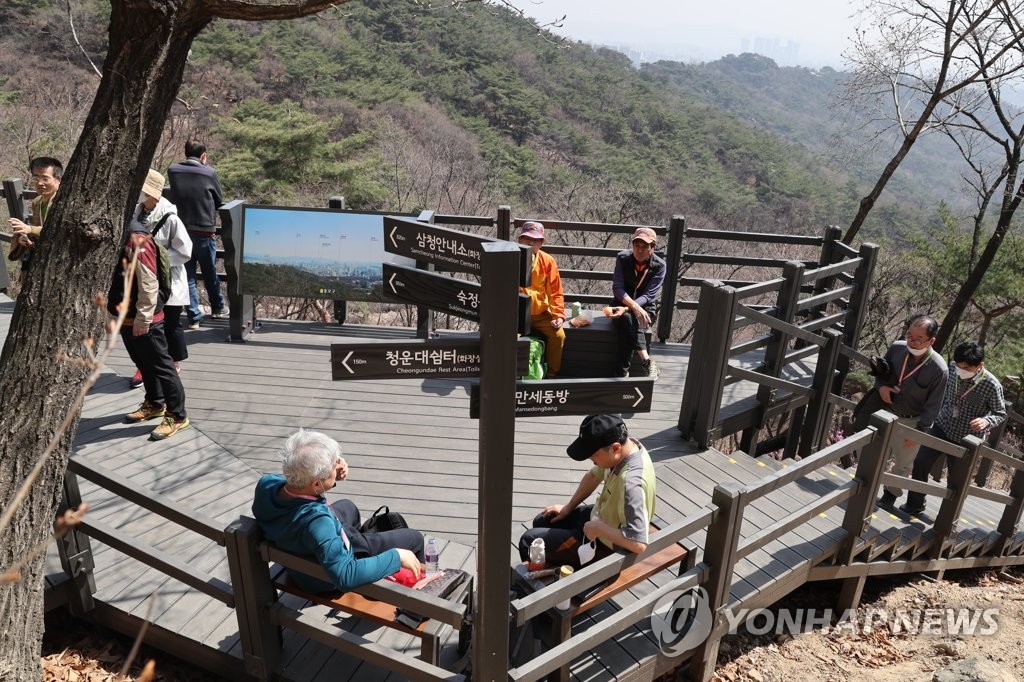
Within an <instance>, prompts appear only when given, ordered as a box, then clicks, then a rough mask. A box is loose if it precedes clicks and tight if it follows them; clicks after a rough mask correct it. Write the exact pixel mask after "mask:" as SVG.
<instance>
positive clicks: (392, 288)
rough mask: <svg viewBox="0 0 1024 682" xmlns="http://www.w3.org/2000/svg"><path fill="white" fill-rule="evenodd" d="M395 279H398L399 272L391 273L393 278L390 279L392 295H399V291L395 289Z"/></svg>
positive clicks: (389, 284)
mask: <svg viewBox="0 0 1024 682" xmlns="http://www.w3.org/2000/svg"><path fill="white" fill-rule="evenodd" d="M395 277H398V273H397V272H393V273H391V277H390V279H388V286H389V287H391V293H393V294H397V293H398V289H396V288H395Z"/></svg>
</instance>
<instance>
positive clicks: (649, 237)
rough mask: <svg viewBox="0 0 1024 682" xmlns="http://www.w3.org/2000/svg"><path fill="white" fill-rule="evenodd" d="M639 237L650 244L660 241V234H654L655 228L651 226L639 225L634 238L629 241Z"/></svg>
mask: <svg viewBox="0 0 1024 682" xmlns="http://www.w3.org/2000/svg"><path fill="white" fill-rule="evenodd" d="M637 239H642V240H644V241H645V242H647V243H648V244H654V243H655V242H657V241H658V236H657V235H656V234H654V230H652V229H651V228H649V227H638V228H636V232H634V233H633V238H632V239H630V240H629V241H630V242H633V241H636V240H637Z"/></svg>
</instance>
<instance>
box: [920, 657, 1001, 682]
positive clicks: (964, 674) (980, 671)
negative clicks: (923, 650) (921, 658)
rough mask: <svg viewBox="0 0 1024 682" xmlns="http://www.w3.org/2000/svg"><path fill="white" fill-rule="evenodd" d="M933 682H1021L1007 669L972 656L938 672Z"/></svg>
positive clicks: (933, 677) (933, 676)
mask: <svg viewBox="0 0 1024 682" xmlns="http://www.w3.org/2000/svg"><path fill="white" fill-rule="evenodd" d="M932 682H1019V681H1018V680H1017V678H1016V677H1015V676H1014V675H1013V674H1012V673H1011V672H1010V671H1009V670H1006V669H1005V668H1001V667H999V666H998V665H996V664H995V663H993V662H992V661H990V660H988V659H986V658H980V657H978V656H971V657H970V658H965V659H964V660H962V661H957V662H956V663H954V664H952V665H950V666H947V667H945V668H943V669H942V670H937V671H936V672H935V674H934V675H932Z"/></svg>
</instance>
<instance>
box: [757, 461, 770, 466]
mask: <svg viewBox="0 0 1024 682" xmlns="http://www.w3.org/2000/svg"><path fill="white" fill-rule="evenodd" d="M757 466H759V467H766V466H768V465H767V464H765V463H764V462H758V463H757Z"/></svg>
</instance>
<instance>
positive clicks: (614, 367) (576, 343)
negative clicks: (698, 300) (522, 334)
mask: <svg viewBox="0 0 1024 682" xmlns="http://www.w3.org/2000/svg"><path fill="white" fill-rule="evenodd" d="M595 314H596V317H594V320H593V322H591V323H590V324H589V325H587V326H586V327H573V326H572V325H570V324H569V323H568V321H566V323H565V325H564V326H563V329H565V348H563V349H562V369H561V371H560V372H559V373H558V376H559V377H562V378H566V379H597V378H604V377H617V376H619V343H618V333H617V332H616V331H615V327H614V326H613V325H614V323H613V321H612V319H611V318H609V317H605V316H604V315H602V314H601V312H600V311H599V310H598V311H595ZM541 338H543V337H541ZM650 346H651V332H650V331H648V332H647V347H648V349H649V348H650ZM639 369H640V361H639V360H638V359H637V356H636V354H634V355H633V360H632V362H631V364H630V373H631V374H632V373H636V372H638V371H639Z"/></svg>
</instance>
